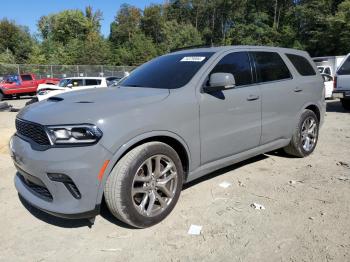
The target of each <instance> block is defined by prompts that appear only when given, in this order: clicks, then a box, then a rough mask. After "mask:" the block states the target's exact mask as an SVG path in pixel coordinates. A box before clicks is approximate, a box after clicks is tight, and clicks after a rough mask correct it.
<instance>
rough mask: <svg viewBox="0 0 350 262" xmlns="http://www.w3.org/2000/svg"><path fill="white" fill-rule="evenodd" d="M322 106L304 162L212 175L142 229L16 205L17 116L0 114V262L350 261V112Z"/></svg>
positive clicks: (262, 160)
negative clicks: (13, 155) (13, 151)
mask: <svg viewBox="0 0 350 262" xmlns="http://www.w3.org/2000/svg"><path fill="white" fill-rule="evenodd" d="M25 101H26V100H20V101H14V102H13V104H15V103H16V105H17V106H20V105H22V104H24V102H25ZM9 102H12V101H9ZM327 107H328V108H327V115H326V120H325V124H324V126H323V128H322V129H321V133H320V140H319V144H318V147H317V148H316V151H315V152H314V154H312V155H311V156H310V157H308V158H306V159H297V158H289V157H287V156H285V155H281V154H275V153H271V154H266V155H261V156H258V157H255V158H254V159H251V160H249V161H245V162H244V163H241V164H238V165H233V166H231V167H229V168H226V169H224V170H221V171H219V172H215V173H212V174H210V175H209V176H207V177H205V178H204V179H201V180H200V181H195V183H191V184H190V185H187V186H186V187H185V189H184V190H183V192H182V195H181V197H180V200H179V202H178V204H177V206H176V207H175V209H174V211H173V212H172V213H171V215H170V216H169V217H168V218H167V219H166V220H165V221H163V222H162V223H160V224H159V225H156V226H154V227H152V228H149V229H142V230H135V229H129V228H127V227H126V226H125V225H121V224H120V223H119V222H118V221H117V220H115V219H113V218H112V217H111V216H110V215H109V213H108V211H106V209H105V208H104V209H103V210H102V215H101V216H98V217H97V218H96V221H95V224H94V225H93V226H92V227H91V228H90V227H89V222H88V221H86V220H73V221H72V220H63V219H58V218H55V217H52V216H49V215H46V214H44V213H42V212H40V211H38V210H36V209H34V208H31V207H30V206H28V204H26V203H25V202H23V201H21V200H20V199H19V197H18V195H17V193H16V190H15V188H14V185H13V176H14V174H15V168H14V167H13V165H12V162H11V159H10V156H9V155H8V153H7V143H8V139H9V137H10V135H11V134H12V133H13V132H14V119H15V116H16V113H0V175H1V180H0V181H1V183H0V210H1V221H2V225H1V228H0V260H1V261H64V260H69V261H83V260H85V261H350V204H349V199H350V159H349V153H350V113H346V112H344V111H343V110H342V108H341V106H340V104H339V103H338V102H337V101H329V102H328V105H327ZM224 181H227V182H229V183H231V186H229V187H228V188H226V189H224V188H222V187H220V186H219V184H220V183H221V182H224ZM252 203H258V204H262V205H264V206H265V208H266V209H265V210H255V209H253V208H252V207H251V206H250V205H251V204H252ZM191 224H196V225H202V226H203V229H202V232H201V235H199V236H191V235H188V234H187V231H188V229H189V226H190V225H191Z"/></svg>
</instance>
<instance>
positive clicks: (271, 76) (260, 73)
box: [252, 52, 292, 82]
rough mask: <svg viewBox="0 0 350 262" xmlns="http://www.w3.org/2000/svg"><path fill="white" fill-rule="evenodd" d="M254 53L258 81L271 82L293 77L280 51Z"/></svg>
mask: <svg viewBox="0 0 350 262" xmlns="http://www.w3.org/2000/svg"><path fill="white" fill-rule="evenodd" d="M252 55H253V57H254V58H255V64H256V73H257V78H258V79H257V82H269V81H276V80H283V79H288V78H291V77H292V75H291V74H290V72H289V69H288V67H287V66H286V64H285V63H284V61H283V59H282V58H281V56H280V55H279V54H278V53H275V52H252Z"/></svg>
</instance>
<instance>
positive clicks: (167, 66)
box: [119, 52, 213, 89]
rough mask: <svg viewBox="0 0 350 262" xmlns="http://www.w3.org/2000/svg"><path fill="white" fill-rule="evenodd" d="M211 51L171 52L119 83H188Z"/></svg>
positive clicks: (175, 85) (156, 85)
mask: <svg viewBox="0 0 350 262" xmlns="http://www.w3.org/2000/svg"><path fill="white" fill-rule="evenodd" d="M212 55H213V53H211V52H197V53H184V54H170V55H165V56H160V57H157V58H155V59H153V60H151V61H149V62H148V63H145V64H143V65H142V66H140V67H138V68H136V69H135V70H134V71H132V72H131V73H130V75H129V76H128V77H127V78H125V79H124V80H122V81H121V82H120V83H119V85H122V86H135V87H151V88H163V89H174V88H179V87H182V86H184V85H186V84H187V83H188V82H189V81H190V80H191V78H192V77H193V76H194V75H195V73H197V71H198V70H199V69H200V68H201V67H202V65H204V63H205V62H206V61H207V60H208V59H209V58H210V57H211V56H212Z"/></svg>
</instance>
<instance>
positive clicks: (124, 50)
mask: <svg viewBox="0 0 350 262" xmlns="http://www.w3.org/2000/svg"><path fill="white" fill-rule="evenodd" d="M114 54H115V55H114V58H115V61H116V64H117V65H140V64H143V63H144V62H146V61H148V60H150V59H152V58H154V57H155V56H157V49H156V46H155V45H154V43H153V41H152V39H150V38H149V37H147V36H145V35H144V34H143V33H138V34H134V35H133V36H132V37H131V39H130V41H127V42H126V43H125V44H123V45H122V46H119V47H118V48H116V49H115V50H114Z"/></svg>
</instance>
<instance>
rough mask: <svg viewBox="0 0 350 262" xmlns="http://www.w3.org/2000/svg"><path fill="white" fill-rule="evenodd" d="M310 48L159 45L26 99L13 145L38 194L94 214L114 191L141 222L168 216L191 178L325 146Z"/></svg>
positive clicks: (57, 210)
mask: <svg viewBox="0 0 350 262" xmlns="http://www.w3.org/2000/svg"><path fill="white" fill-rule="evenodd" d="M323 86H324V85H323V80H322V77H321V76H320V74H319V73H318V70H317V69H316V67H315V65H314V64H313V62H312V61H311V59H310V57H309V55H308V54H307V53H306V52H303V51H297V50H293V49H283V48H274V47H252V46H228V47H212V48H200V49H192V50H183V51H178V52H174V53H170V54H167V55H164V56H160V57H157V58H155V59H153V60H151V61H149V62H147V63H145V64H143V65H142V66H140V67H139V68H137V69H136V70H134V71H133V72H132V73H131V74H130V76H129V77H127V78H126V79H124V80H122V81H121V82H120V84H119V86H117V87H111V88H106V89H91V90H84V91H78V92H70V93H65V94H62V95H59V96H54V97H51V98H49V99H48V100H47V101H42V102H39V103H37V104H33V105H30V106H28V107H26V108H24V109H23V110H22V111H21V112H20V113H19V114H18V116H17V119H16V129H17V132H16V134H15V135H14V136H13V137H12V139H11V141H10V149H11V153H12V157H13V160H14V163H15V166H16V168H17V170H18V172H17V174H16V176H15V185H16V188H17V190H18V192H19V194H20V195H21V196H22V198H24V199H25V200H26V201H28V202H29V203H30V204H31V205H33V206H35V207H37V208H39V209H42V210H44V211H45V212H48V213H51V214H54V215H57V216H61V217H68V218H85V217H86V218H92V217H95V216H96V215H97V214H98V213H99V209H100V204H101V202H102V201H103V198H104V199H105V202H106V204H107V206H108V208H109V210H110V211H111V213H112V214H113V215H114V216H115V217H117V218H118V219H120V220H121V221H124V222H125V223H128V224H130V225H132V226H134V227H138V228H145V227H149V226H152V225H154V224H156V223H158V222H160V221H161V220H163V219H164V218H165V217H166V216H167V215H168V214H169V213H170V212H171V210H172V209H173V208H174V206H175V204H176V202H177V201H178V198H179V195H180V192H181V189H182V186H183V184H184V183H186V182H189V181H191V180H194V179H196V178H199V177H201V176H203V175H205V174H208V173H210V172H213V171H214V170H217V169H220V168H223V167H225V166H228V165H231V164H233V163H236V162H239V161H242V160H244V159H247V158H250V157H252V156H255V155H258V154H262V153H265V152H268V151H272V150H276V149H279V148H284V149H285V151H286V152H287V153H289V154H291V155H293V156H297V157H305V156H308V155H309V154H311V153H312V152H313V150H314V149H315V147H316V144H317V140H318V132H319V127H320V124H321V123H322V121H323V116H324V112H325V101H324V90H323Z"/></svg>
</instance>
